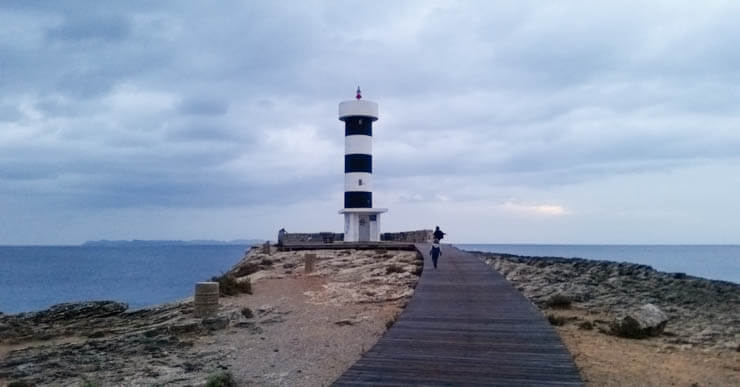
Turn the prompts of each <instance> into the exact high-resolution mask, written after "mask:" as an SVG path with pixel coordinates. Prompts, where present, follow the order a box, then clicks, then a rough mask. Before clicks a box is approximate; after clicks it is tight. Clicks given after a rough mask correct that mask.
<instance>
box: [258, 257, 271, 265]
mask: <svg viewBox="0 0 740 387" xmlns="http://www.w3.org/2000/svg"><path fill="white" fill-rule="evenodd" d="M260 265H264V266H272V259H269V258H265V259H263V260H262V262H260Z"/></svg>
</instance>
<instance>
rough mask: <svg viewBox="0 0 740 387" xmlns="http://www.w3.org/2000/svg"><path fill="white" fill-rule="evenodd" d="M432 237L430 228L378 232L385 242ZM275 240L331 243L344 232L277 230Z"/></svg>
mask: <svg viewBox="0 0 740 387" xmlns="http://www.w3.org/2000/svg"><path fill="white" fill-rule="evenodd" d="M432 239H434V237H433V235H432V230H416V231H401V232H385V233H381V234H380V240H381V241H386V242H404V243H431V242H432ZM277 240H278V245H283V244H291V243H331V242H342V241H344V234H343V233H334V232H313V233H303V232H301V233H293V232H291V233H289V232H286V231H284V230H281V231H279V232H278V239H277Z"/></svg>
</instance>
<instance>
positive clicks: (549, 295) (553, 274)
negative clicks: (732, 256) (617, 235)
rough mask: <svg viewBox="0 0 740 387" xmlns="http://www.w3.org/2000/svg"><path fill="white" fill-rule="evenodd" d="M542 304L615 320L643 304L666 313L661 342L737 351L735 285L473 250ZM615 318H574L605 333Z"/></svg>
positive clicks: (615, 265) (646, 269)
mask: <svg viewBox="0 0 740 387" xmlns="http://www.w3.org/2000/svg"><path fill="white" fill-rule="evenodd" d="M478 254H479V255H480V257H481V259H483V260H484V261H485V262H486V263H488V264H489V265H491V266H492V267H493V268H494V269H496V270H497V271H499V272H500V273H501V274H503V275H504V276H505V277H506V279H507V280H509V281H510V282H511V283H512V284H514V286H516V287H517V289H519V290H520V291H521V292H522V293H523V294H524V295H525V296H526V297H527V298H529V299H530V300H531V301H532V302H534V303H535V304H536V305H537V306H538V307H540V308H541V309H552V308H553V307H557V306H558V305H557V304H558V303H561V304H569V303H572V307H573V308H581V309H584V310H587V311H589V312H592V313H593V315H595V316H596V315H600V316H610V317H611V318H614V319H619V317H620V316H621V317H623V316H625V315H627V314H629V313H630V312H632V311H635V310H639V309H640V308H644V306H645V305H646V304H652V305H654V306H657V307H658V308H659V309H660V310H661V311H662V312H664V313H665V315H667V318H668V322H667V324H666V325H665V327H664V328H663V327H661V332H660V333H659V337H658V339H659V340H663V341H664V342H666V344H670V345H679V346H686V347H692V346H697V347H702V348H707V349H710V348H711V349H718V350H731V351H740V347H738V343H739V342H740V285H738V284H735V283H731V282H725V281H716V280H708V279H703V278H698V277H692V276H688V275H685V274H683V273H664V272H659V271H656V270H655V269H653V268H652V267H650V266H647V265H640V264H634V263H626V262H610V261H595V260H587V259H580V258H551V257H547V258H541V257H522V256H516V255H509V254H496V253H478ZM614 321H616V320H611V321H609V320H607V321H605V320H602V319H600V318H594V319H593V320H589V321H579V322H578V323H579V324H581V325H582V326H584V327H590V326H595V327H597V328H599V329H600V330H601V331H603V332H605V333H611V332H610V331H611V329H610V327H613V326H614Z"/></svg>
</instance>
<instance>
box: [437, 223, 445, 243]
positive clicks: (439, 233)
mask: <svg viewBox="0 0 740 387" xmlns="http://www.w3.org/2000/svg"><path fill="white" fill-rule="evenodd" d="M444 237H445V233H443V232H442V230H440V229H439V226H437V228H435V229H434V239H436V240H437V243H439V241H441V240H442V238H444Z"/></svg>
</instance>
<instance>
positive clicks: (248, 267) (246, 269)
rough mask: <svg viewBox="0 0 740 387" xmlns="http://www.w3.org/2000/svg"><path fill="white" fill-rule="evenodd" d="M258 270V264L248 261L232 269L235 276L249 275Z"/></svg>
mask: <svg viewBox="0 0 740 387" xmlns="http://www.w3.org/2000/svg"><path fill="white" fill-rule="evenodd" d="M259 270H260V267H259V265H257V264H256V263H254V262H249V263H246V264H244V265H242V266H239V267H238V268H236V270H235V271H234V275H235V276H237V277H244V276H246V275H250V274H252V273H256V272H258V271H259Z"/></svg>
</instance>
